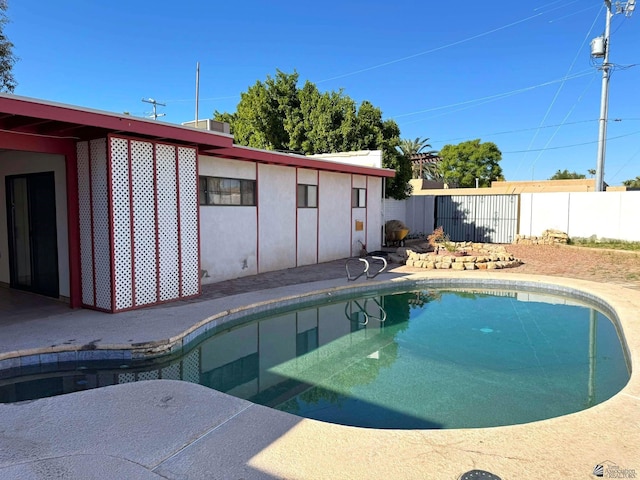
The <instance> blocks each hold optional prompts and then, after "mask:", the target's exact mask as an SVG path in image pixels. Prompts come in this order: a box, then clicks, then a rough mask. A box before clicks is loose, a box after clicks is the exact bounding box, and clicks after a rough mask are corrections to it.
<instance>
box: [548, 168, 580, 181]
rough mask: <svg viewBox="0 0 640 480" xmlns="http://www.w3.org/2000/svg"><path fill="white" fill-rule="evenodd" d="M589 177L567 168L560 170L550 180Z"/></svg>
mask: <svg viewBox="0 0 640 480" xmlns="http://www.w3.org/2000/svg"><path fill="white" fill-rule="evenodd" d="M583 178H587V176H586V175H583V174H582V173H577V172H570V171H568V170H567V169H566V168H565V169H564V170H562V171H560V170H558V171H557V172H556V173H554V174H553V176H552V177H551V178H549V180H580V179H583Z"/></svg>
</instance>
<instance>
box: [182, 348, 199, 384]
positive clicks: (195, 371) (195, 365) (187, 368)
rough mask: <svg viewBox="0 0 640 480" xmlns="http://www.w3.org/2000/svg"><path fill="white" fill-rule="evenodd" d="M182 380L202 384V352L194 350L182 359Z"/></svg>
mask: <svg viewBox="0 0 640 480" xmlns="http://www.w3.org/2000/svg"><path fill="white" fill-rule="evenodd" d="M182 380H184V381H186V382H191V383H200V350H199V349H194V350H192V351H191V353H190V354H188V355H186V356H184V357H183V358H182Z"/></svg>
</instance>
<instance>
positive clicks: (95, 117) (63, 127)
mask: <svg viewBox="0 0 640 480" xmlns="http://www.w3.org/2000/svg"><path fill="white" fill-rule="evenodd" d="M10 116H16V117H22V118H16V120H15V125H16V126H20V125H38V124H43V123H44V124H46V123H47V122H54V124H55V126H56V129H54V130H51V131H50V132H49V134H43V135H39V137H41V138H42V139H45V138H49V139H51V140H56V141H59V140H60V139H63V138H66V139H72V138H76V137H75V136H74V129H76V127H79V128H83V127H91V128H94V129H96V131H95V132H94V133H96V135H97V134H98V132H103V133H102V135H104V136H105V137H106V136H107V135H108V134H110V133H115V134H119V135H125V136H126V135H142V136H145V137H151V139H153V140H155V141H159V142H167V143H183V144H188V145H191V146H194V147H197V148H198V152H199V153H200V154H205V155H206V154H208V155H212V156H216V157H224V158H231V159H237V160H244V161H255V162H259V163H271V164H275V165H285V166H291V167H300V168H309V169H313V170H324V171H330V172H341V173H351V174H356V175H369V176H374V177H393V176H395V171H394V170H390V169H381V168H374V167H364V166H360V165H350V164H346V163H339V162H333V161H328V160H321V159H312V158H309V157H305V156H302V155H292V154H286V153H280V152H272V151H268V150H258V149H253V148H248V147H241V146H238V145H234V144H233V137H232V136H231V135H227V134H224V133H219V132H209V131H205V130H197V129H195V128H192V127H185V126H181V125H174V124H169V123H163V122H158V121H156V120H147V119H141V118H136V117H131V116H129V115H119V114H115V113H109V112H102V111H98V110H90V109H82V108H79V107H75V106H71V105H64V104H59V103H54V102H46V101H43V100H37V99H32V98H27V97H20V96H16V95H12V94H0V118H2V119H3V120H6V119H7V118H8V117H10ZM30 119H39V120H43V122H40V121H38V120H36V121H33V120H30ZM58 124H59V125H58ZM8 125H11V122H8ZM7 128H8V129H9V130H13V128H12V127H11V126H8V127H7ZM54 132H56V133H57V135H56V133H54ZM63 132H68V136H64V133H63ZM15 133H16V134H18V133H26V132H19V131H18V130H16V131H15ZM32 135H37V134H36V133H33V134H32ZM34 138H35V137H34ZM41 142H42V143H43V144H46V143H47V142H46V141H44V140H42V141H41ZM0 146H2V145H0Z"/></svg>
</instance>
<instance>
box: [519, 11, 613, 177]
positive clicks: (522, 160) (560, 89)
mask: <svg viewBox="0 0 640 480" xmlns="http://www.w3.org/2000/svg"><path fill="white" fill-rule="evenodd" d="M603 8H604V4H602V5H601V6H600V9H599V10H598V13H597V14H596V17H595V18H594V19H593V22H592V24H591V28H589V31H588V32H587V34H586V35H585V37H584V39H583V41H582V43H581V44H580V48H578V51H577V52H576V55H575V56H574V58H573V61H572V62H571V65H570V66H569V69H568V70H567V73H566V75H565V77H568V76H569V74H570V73H571V71H572V70H573V67H574V65H575V64H576V62H577V60H578V57H579V56H580V52H582V49H583V48H584V45H585V44H586V43H587V40H588V39H589V37H590V36H591V32H592V31H593V28H594V27H595V25H596V22H597V21H598V18H599V17H600V13H601V12H602V10H603ZM564 83H565V82H562V83H561V84H560V86H559V87H558V90H556V93H555V95H554V97H553V99H552V100H551V104H550V105H549V107H548V108H547V111H546V113H545V114H544V117H543V118H542V121H541V122H540V126H541V127H542V126H543V125H544V124H545V122H546V121H547V118H548V117H549V114H550V113H551V110H552V109H553V106H554V105H555V103H556V101H557V99H558V97H559V96H560V92H562V89H563V87H564ZM538 133H539V130H537V131H536V133H535V134H534V135H533V138H532V139H531V141H530V142H529V147H528V149H530V148H531V147H532V146H533V144H534V142H535V140H536V139H537V138H538ZM526 156H527V153H526V152H525V153H524V155H523V156H522V158H521V160H520V162H519V163H518V167H517V168H516V169H515V173H518V172H519V171H520V167H521V166H522V163H523V162H524V159H525V158H526ZM531 167H532V168H533V165H531Z"/></svg>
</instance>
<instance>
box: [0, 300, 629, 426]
mask: <svg viewBox="0 0 640 480" xmlns="http://www.w3.org/2000/svg"><path fill="white" fill-rule="evenodd" d="M151 378H177V379H183V380H188V381H195V382H197V383H201V384H203V385H206V386H209V387H211V388H215V389H217V390H220V391H224V392H227V393H229V394H231V395H234V396H237V397H240V398H245V399H248V400H250V401H252V402H255V403H260V404H263V405H266V406H269V407H272V408H276V409H279V410H283V411H286V412H289V413H293V414H295V415H300V416H303V417H307V418H313V419H317V420H322V421H327V422H333V423H339V424H344V425H354V426H360V427H371V428H398V429H417V428H429V429H440V428H468V427H491V426H498V425H510V424H520V423H526V422H532V421H536V420H542V419H546V418H552V417H557V416H561V415H565V414H568V413H573V412H577V411H580V410H583V409H585V408H588V407H590V406H593V405H595V404H597V403H600V402H603V401H604V400H607V399H608V398H610V397H611V396H613V395H614V394H616V393H617V392H618V391H620V390H621V389H622V388H623V387H624V385H625V384H626V382H627V381H628V379H629V370H628V367H627V363H626V361H625V356H624V353H623V349H622V347H621V343H620V339H619V337H618V333H617V331H616V328H615V326H614V325H613V323H612V322H611V320H609V318H607V317H606V316H605V315H603V314H602V313H601V312H600V311H598V310H596V309H595V308H593V307H592V306H588V305H586V304H582V303H581V302H579V301H577V300H574V299H570V298H564V297H557V296H552V295H548V294H541V293H532V292H523V291H519V292H515V291H486V292H477V291H475V292H473V291H460V290H455V291H454V290H440V291H439V290H417V291H412V292H404V293H395V294H389V295H377V296H370V297H362V298H358V299H350V300H343V301H340V302H335V303H326V304H323V305H318V306H314V307H311V308H306V309H302V310H299V311H292V312H285V313H281V314H278V315H276V316H271V317H264V318H261V319H256V320H253V321H250V322H247V323H244V324H241V325H238V326H235V327H233V328H230V329H227V330H224V331H220V332H218V333H216V334H215V335H214V336H212V337H210V338H208V339H206V340H204V341H202V342H201V343H200V344H199V345H198V346H197V347H196V348H195V349H193V350H192V351H190V352H189V353H187V354H186V355H184V356H183V357H181V358H179V359H175V360H173V361H172V362H169V363H165V364H161V363H157V362H153V363H152V364H147V365H146V366H136V365H130V366H128V369H124V368H121V366H115V365H113V364H111V365H104V366H95V365H89V366H88V368H85V369H84V370H77V369H74V370H73V371H71V372H57V373H52V372H49V374H48V375H47V374H43V373H42V372H40V373H39V375H37V378H34V376H33V375H32V376H31V377H29V376H26V377H22V378H13V379H8V380H2V381H0V400H2V401H16V400H20V399H26V398H25V397H29V396H31V397H36V396H45V395H46V393H45V395H40V394H39V393H37V391H38V389H39V387H38V384H40V385H45V390H47V389H48V391H49V392H50V391H51V390H53V391H54V393H56V392H55V390H56V388H58V389H60V387H61V388H62V389H63V391H74V390H81V389H86V388H90V387H92V386H102V385H104V384H111V383H123V382H126V381H135V380H143V379H151ZM65 385H66V387H65ZM65 388H66V390H65ZM57 393H63V392H57ZM49 394H50V393H49Z"/></svg>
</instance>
